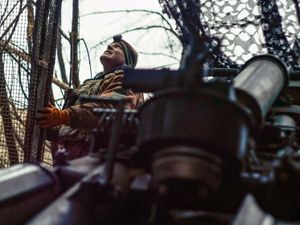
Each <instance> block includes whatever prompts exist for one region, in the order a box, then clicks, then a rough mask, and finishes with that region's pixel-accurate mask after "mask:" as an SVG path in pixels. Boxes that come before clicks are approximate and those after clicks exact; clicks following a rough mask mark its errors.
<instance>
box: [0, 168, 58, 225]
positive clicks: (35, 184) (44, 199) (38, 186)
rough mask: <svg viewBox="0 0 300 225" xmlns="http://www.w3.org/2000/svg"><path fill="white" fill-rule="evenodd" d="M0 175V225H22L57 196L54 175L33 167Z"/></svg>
mask: <svg viewBox="0 0 300 225" xmlns="http://www.w3.org/2000/svg"><path fill="white" fill-rule="evenodd" d="M0 175H1V176H0V177H1V178H0V190H1V193H0V217H1V221H0V224H10V225H19V224H24V223H25V221H27V220H28V219H29V218H31V217H32V216H33V215H34V214H36V213H37V212H39V211H40V210H41V209H42V208H43V207H45V206H46V205H47V204H48V203H50V202H51V201H52V200H54V198H55V197H56V196H57V195H58V192H59V186H58V182H57V180H56V177H55V176H54V174H52V173H50V172H49V171H48V170H46V169H45V168H42V167H40V166H38V165H35V164H29V163H26V164H20V165H15V166H12V167H10V168H8V169H6V170H3V171H0ZM16 215H17V216H16Z"/></svg>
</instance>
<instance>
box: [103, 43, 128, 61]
mask: <svg viewBox="0 0 300 225" xmlns="http://www.w3.org/2000/svg"><path fill="white" fill-rule="evenodd" d="M100 61H101V63H102V64H105V63H106V64H107V63H108V64H110V65H114V66H116V67H117V66H121V65H123V64H124V63H125V55H124V51H123V48H122V45H121V44H120V43H118V42H113V43H111V44H109V45H108V46H107V49H106V50H105V51H104V52H103V54H102V55H101V56H100Z"/></svg>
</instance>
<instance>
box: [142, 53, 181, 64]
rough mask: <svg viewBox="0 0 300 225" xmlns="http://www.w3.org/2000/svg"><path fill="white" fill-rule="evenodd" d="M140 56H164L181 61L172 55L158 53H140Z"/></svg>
mask: <svg viewBox="0 0 300 225" xmlns="http://www.w3.org/2000/svg"><path fill="white" fill-rule="evenodd" d="M139 54H142V55H162V56H166V57H169V58H171V59H175V60H176V61H178V62H179V61H180V59H178V58H176V57H174V56H172V55H168V54H165V53H157V52H139Z"/></svg>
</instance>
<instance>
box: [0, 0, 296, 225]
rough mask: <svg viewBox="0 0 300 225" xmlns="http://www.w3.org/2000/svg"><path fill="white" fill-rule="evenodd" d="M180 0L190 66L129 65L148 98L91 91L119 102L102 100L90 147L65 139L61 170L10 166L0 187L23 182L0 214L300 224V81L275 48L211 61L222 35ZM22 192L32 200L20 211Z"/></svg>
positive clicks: (31, 222) (131, 79) (37, 218)
mask: <svg viewBox="0 0 300 225" xmlns="http://www.w3.org/2000/svg"><path fill="white" fill-rule="evenodd" d="M192 2H195V1H192ZM177 3H178V5H179V8H180V10H182V12H181V13H182V14H181V16H182V21H183V23H184V25H186V26H184V29H185V30H184V32H186V33H185V34H186V35H187V37H188V38H189V39H187V40H186V41H187V42H186V43H185V44H186V45H187V50H186V52H185V56H184V58H183V62H182V64H181V68H180V70H178V71H166V70H162V71H154V70H153V71H152V70H149V71H147V73H144V72H145V70H142V71H140V70H135V71H131V70H127V71H125V78H124V87H126V88H130V89H132V90H134V91H140V92H148V91H151V92H153V97H151V98H150V99H149V100H148V101H147V102H146V103H145V104H144V105H143V106H142V107H141V108H140V109H138V110H126V109H124V108H125V105H126V104H125V103H126V99H123V98H100V97H97V96H89V97H88V96H87V97H84V98H82V99H81V101H82V102H84V101H97V102H102V103H108V104H114V105H115V108H114V109H102V108H100V109H94V112H95V115H97V116H98V117H99V119H98V127H97V129H95V130H94V133H93V140H92V142H91V148H90V152H89V155H87V156H85V157H83V158H79V159H76V160H73V161H68V160H67V159H66V157H65V150H61V151H60V152H58V154H57V158H56V159H55V163H56V164H55V167H54V169H53V170H48V171H47V172H45V171H46V169H42V168H40V167H38V166H33V165H21V166H19V167H13V168H12V169H11V170H8V171H5V172H3V174H2V176H1V178H0V189H1V188H2V186H4V187H5V189H8V188H7V187H8V186H12V185H15V184H16V183H17V185H18V188H16V189H14V190H12V191H11V192H8V193H4V194H3V195H0V207H1V208H0V209H4V210H0V217H1V220H0V224H1V223H2V224H3V223H4V224H8V222H7V221H9V224H10V225H17V224H27V225H50V224H51V225H71V224H72V225H77V224H78V225H82V224H90V225H102V224H107V225H115V224H120V223H122V224H124V225H140V224H145V225H164V224H170V225H212V224H214V225H229V224H233V225H240V224H254V225H266V224H270V225H271V224H290V223H292V224H300V223H299V221H300V213H299V212H300V192H299V190H300V157H299V139H300V136H299V133H298V131H299V124H300V106H299V101H298V100H299V99H297V96H296V95H293V93H298V92H295V89H297V90H298V91H299V88H300V86H299V87H298V88H297V86H296V85H294V86H291V85H290V81H291V77H292V76H291V74H292V73H291V72H290V71H288V70H287V68H286V63H285V62H282V61H281V60H282V58H281V57H280V59H279V58H278V57H276V56H274V55H269V54H267V55H261V56H257V57H253V58H252V59H250V60H249V61H248V62H247V63H245V65H244V66H243V67H242V68H239V69H232V70H229V71H230V72H228V70H223V69H215V70H214V69H213V68H210V69H209V70H208V69H207V67H209V65H213V64H210V63H211V61H212V58H213V57H212V56H213V55H214V54H218V51H219V45H218V44H219V42H218V40H217V39H215V38H211V37H209V36H208V35H207V33H206V32H205V29H203V27H199V26H200V25H201V23H199V22H200V21H199V20H192V19H193V18H194V17H195V14H193V13H194V12H193V13H192V14H190V15H189V14H188V13H187V12H190V11H191V10H193V9H192V8H191V7H190V6H189V5H187V4H184V2H183V1H180V0H177ZM265 3H266V2H265V1H261V4H265ZM183 11H187V12H184V13H183ZM197 13H200V12H197ZM194 23H195V24H194ZM199 34H200V35H199ZM212 43H215V45H212ZM210 49H212V51H211V50H210ZM214 71H215V72H214ZM223 71H225V72H226V71H227V73H225V72H224V73H223ZM140 73H141V74H140ZM294 74H296V73H294ZM294 77H295V76H294ZM66 151H67V150H66ZM25 179H26V182H24V180H25ZM27 179H29V181H30V182H29V183H28V182H27ZM37 198H39V203H40V204H41V205H36V204H35V205H34V204H33V203H32V202H36V200H37ZM10 200H14V201H10ZM20 203H24V204H25V203H26V206H28V207H32V211H30V212H28V213H27V214H26V215H25V216H24V217H19V218H18V219H12V214H13V213H15V210H16V209H17V210H19V207H20ZM45 204H47V207H45Z"/></svg>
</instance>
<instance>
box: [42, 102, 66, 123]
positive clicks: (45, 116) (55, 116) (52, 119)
mask: <svg viewBox="0 0 300 225" xmlns="http://www.w3.org/2000/svg"><path fill="white" fill-rule="evenodd" d="M36 119H37V124H38V125H39V126H40V127H41V128H48V127H55V126H58V125H62V124H65V125H69V124H70V112H69V110H67V109H64V110H61V109H58V108H56V107H54V106H53V105H51V104H49V105H48V107H45V108H43V109H40V110H38V111H37V114H36Z"/></svg>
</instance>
